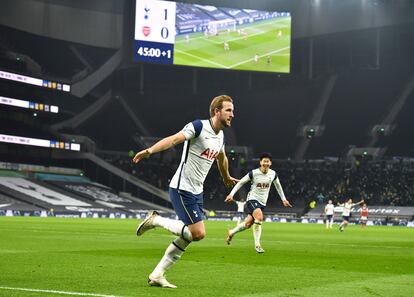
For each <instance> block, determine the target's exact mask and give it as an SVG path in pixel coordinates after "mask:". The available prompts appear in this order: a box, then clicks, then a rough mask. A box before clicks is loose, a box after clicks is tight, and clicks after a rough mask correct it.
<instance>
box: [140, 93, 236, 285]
mask: <svg viewBox="0 0 414 297" xmlns="http://www.w3.org/2000/svg"><path fill="white" fill-rule="evenodd" d="M210 116H211V117H210V118H209V119H208V120H195V121H193V122H191V123H188V124H187V125H186V126H185V127H184V128H183V129H182V130H181V131H179V132H178V133H176V134H174V135H171V136H169V137H166V138H164V139H162V140H160V141H158V142H157V143H156V144H154V145H153V146H151V147H149V148H147V149H145V150H142V151H140V152H138V153H137V154H136V155H135V157H134V159H133V162H134V163H138V162H139V161H140V160H141V159H143V158H148V157H150V156H151V155H152V154H155V153H158V152H161V151H164V150H167V149H169V148H172V147H174V146H176V145H178V144H180V143H183V142H185V143H184V147H183V154H182V158H181V162H180V165H179V167H178V168H177V171H176V173H175V175H174V176H173V178H172V179H171V182H170V188H169V196H170V199H171V203H172V205H173V207H174V210H175V212H176V214H177V216H178V218H179V220H172V219H169V218H164V217H162V216H160V215H159V214H158V213H157V212H156V211H153V212H152V213H150V214H149V215H148V217H147V218H146V219H145V220H144V221H143V222H142V223H141V224H140V225H139V226H138V228H137V231H136V233H137V236H141V235H142V234H144V233H145V232H146V231H148V230H150V229H153V228H155V227H162V228H164V229H166V230H168V231H170V232H171V233H173V234H175V235H177V238H175V239H174V241H173V242H172V243H171V244H170V245H169V246H168V248H167V250H166V251H165V254H164V256H163V257H162V259H161V261H160V262H159V263H158V265H157V266H156V267H155V269H154V270H153V271H152V272H151V274H150V275H149V277H148V283H149V284H150V285H152V286H162V287H165V288H176V286H175V285H173V284H171V283H169V282H168V281H167V279H166V278H165V275H164V274H165V272H166V271H167V270H168V269H169V268H171V266H172V265H174V264H175V263H176V262H177V261H178V260H179V259H180V258H181V256H182V254H183V253H184V251H185V249H186V248H187V246H188V245H189V244H190V243H191V242H192V241H199V240H202V239H203V238H204V236H205V233H206V231H205V227H204V222H203V184H204V180H205V178H206V176H207V174H208V172H209V170H210V168H211V165H212V164H213V163H214V161H215V160H217V165H218V168H219V171H220V174H221V176H222V177H223V181H224V183H225V184H226V185H227V186H233V185H234V184H235V183H236V182H237V180H236V179H234V178H233V177H231V176H230V173H229V169H228V160H227V157H226V154H225V151H224V133H223V131H222V130H223V129H224V128H226V127H230V126H231V122H232V120H233V117H234V114H233V100H232V99H231V97H229V96H227V95H221V96H217V97H215V98H214V99H213V100H212V102H211V105H210Z"/></svg>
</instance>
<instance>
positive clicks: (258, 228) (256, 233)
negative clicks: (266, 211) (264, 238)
mask: <svg viewBox="0 0 414 297" xmlns="http://www.w3.org/2000/svg"><path fill="white" fill-rule="evenodd" d="M261 235H262V222H260V221H254V224H253V237H254V245H255V246H260V236H261Z"/></svg>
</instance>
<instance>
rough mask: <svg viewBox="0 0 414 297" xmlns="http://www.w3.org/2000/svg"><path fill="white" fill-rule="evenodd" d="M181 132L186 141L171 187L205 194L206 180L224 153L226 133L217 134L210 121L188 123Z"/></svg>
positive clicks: (196, 193)
mask: <svg viewBox="0 0 414 297" xmlns="http://www.w3.org/2000/svg"><path fill="white" fill-rule="evenodd" d="M181 132H182V133H183V134H184V136H185V138H186V141H185V142H184V147H183V153H182V156H181V162H180V165H179V166H178V168H177V171H176V172H175V174H174V176H173V178H172V180H171V182H170V187H171V188H174V189H178V190H183V191H188V192H191V193H193V194H195V195H198V194H200V193H202V192H203V184H204V180H205V179H206V176H207V174H208V172H209V170H210V168H211V165H212V164H213V162H214V160H215V159H216V158H217V156H218V154H219V153H220V152H224V133H223V131H220V132H219V133H217V134H216V132H215V131H214V130H213V127H212V125H211V123H210V120H196V121H193V122H191V123H188V124H187V125H186V126H185V127H184V128H183V130H181Z"/></svg>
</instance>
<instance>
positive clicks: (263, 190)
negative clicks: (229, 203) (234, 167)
mask: <svg viewBox="0 0 414 297" xmlns="http://www.w3.org/2000/svg"><path fill="white" fill-rule="evenodd" d="M248 181H250V182H251V186H250V191H249V193H248V194H247V201H249V200H257V201H259V202H260V204H262V205H264V206H266V203H267V199H268V198H269V191H270V186H271V184H272V183H273V184H274V185H275V187H276V190H277V192H278V193H279V196H280V198H281V199H282V200H286V197H285V194H284V193H283V189H282V187H281V185H280V182H279V178H278V177H277V174H276V172H275V171H274V170H272V169H269V171H268V172H267V173H263V172H262V171H261V170H260V168H257V169H254V170H252V171H250V172H249V173H248V174H246V175H245V176H244V177H243V178H242V179H241V180H240V181H239V182H238V183H237V184H236V186H235V187H234V188H233V190H232V191H231V193H230V195H232V196H234V194H236V192H237V191H238V190H239V189H240V188H241V187H242V185H244V184H245V183H247V182H248Z"/></svg>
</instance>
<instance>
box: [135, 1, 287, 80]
mask: <svg viewBox="0 0 414 297" xmlns="http://www.w3.org/2000/svg"><path fill="white" fill-rule="evenodd" d="M135 3H136V5H135V30H134V60H135V61H136V62H147V63H158V64H171V65H185V66H193V67H210V68H219V69H235V70H249V71H265V72H278V73H289V72H290V43H291V15H290V13H289V12H277V11H262V10H255V9H241V8H223V7H216V6H211V5H200V4H191V3H181V2H173V1H162V0H136V2H135Z"/></svg>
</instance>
